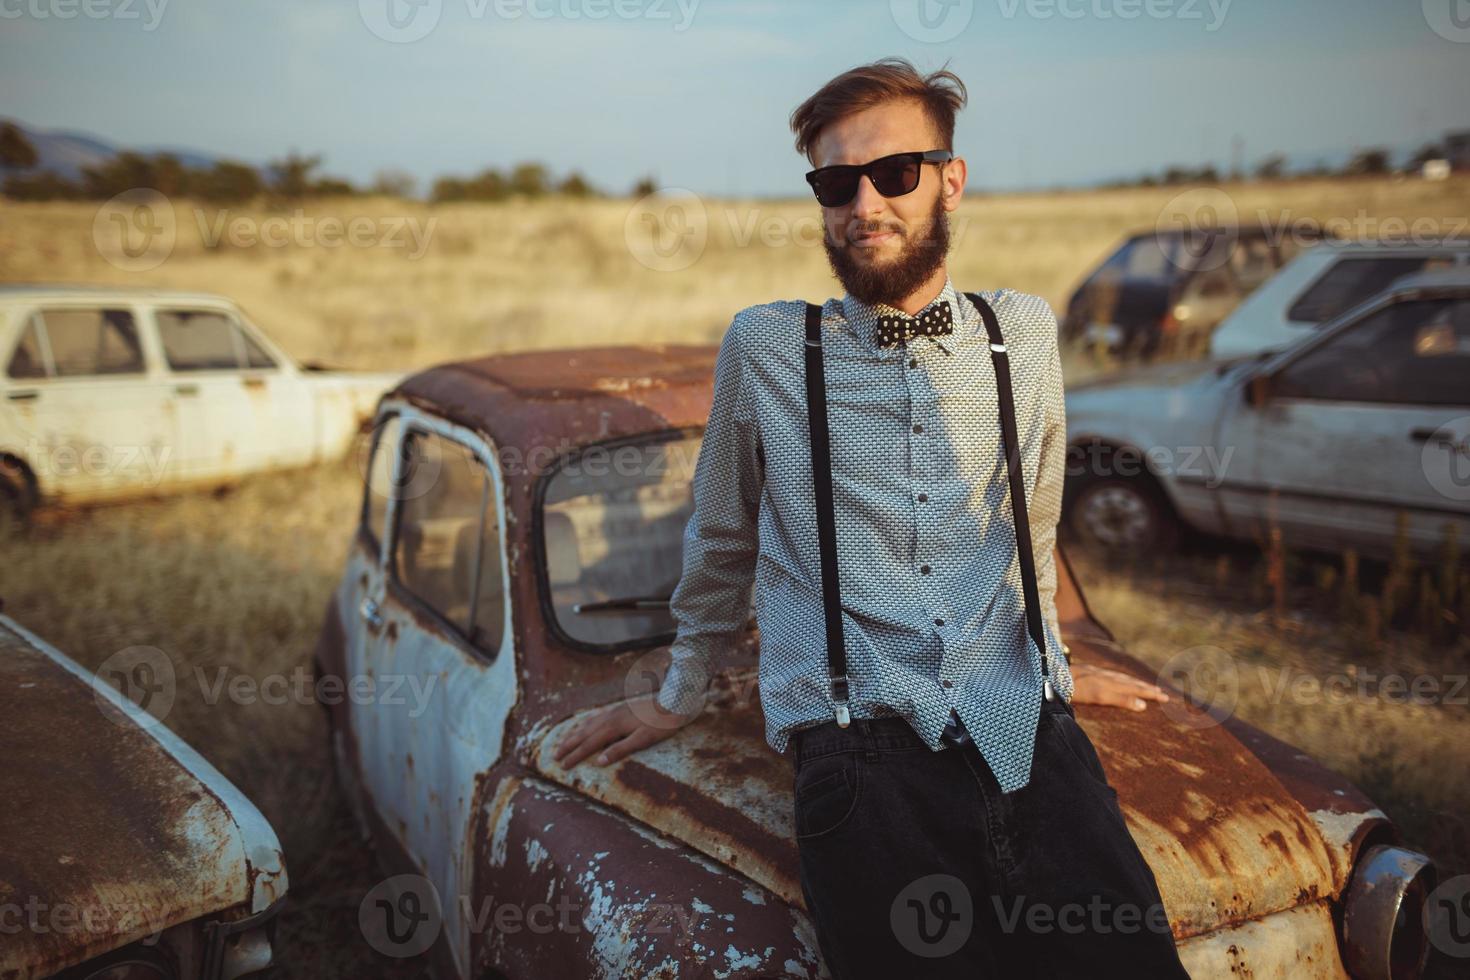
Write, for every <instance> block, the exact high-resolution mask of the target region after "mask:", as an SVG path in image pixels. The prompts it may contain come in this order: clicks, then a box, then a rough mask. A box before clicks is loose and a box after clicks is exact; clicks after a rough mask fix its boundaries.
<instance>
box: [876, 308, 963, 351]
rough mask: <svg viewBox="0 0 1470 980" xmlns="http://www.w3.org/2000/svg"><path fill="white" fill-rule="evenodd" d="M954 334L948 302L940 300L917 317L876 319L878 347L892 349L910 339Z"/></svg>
mask: <svg viewBox="0 0 1470 980" xmlns="http://www.w3.org/2000/svg"><path fill="white" fill-rule="evenodd" d="M949 333H954V314H953V313H952V312H951V311H950V308H949V301H948V300H943V299H942V300H940V301H939V302H937V303H935V304H934V305H932V306H930V307H929V308H927V309H924V310H921V311H919V315H918V316H905V315H904V314H902V313H885V314H881V315H880V316H879V317H878V346H879V347H894V346H897V345H898V344H899V343H900V342H901V341H905V340H908V339H909V338H910V337H937V336H941V335H943V334H949Z"/></svg>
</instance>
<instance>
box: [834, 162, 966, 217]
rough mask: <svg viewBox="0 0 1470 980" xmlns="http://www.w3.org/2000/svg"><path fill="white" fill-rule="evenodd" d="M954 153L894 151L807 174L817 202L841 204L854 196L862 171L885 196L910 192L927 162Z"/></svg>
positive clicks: (916, 183)
mask: <svg viewBox="0 0 1470 980" xmlns="http://www.w3.org/2000/svg"><path fill="white" fill-rule="evenodd" d="M953 159H954V154H953V153H951V152H950V151H948V150H925V151H923V152H919V151H915V152H912V153H895V154H893V155H892V156H886V157H879V158H878V159H876V160H870V161H868V162H867V163H863V164H856V163H842V164H838V165H837V166H835V167H819V168H817V169H816V170H813V171H811V172H810V173H808V174H807V175H806V182H807V183H808V184H811V185H812V191H813V192H814V193H815V194H816V195H817V203H818V204H820V205H822V207H824V208H840V207H842V206H843V205H844V204H846V203H847V202H848V201H851V200H852V199H853V198H854V197H856V196H857V192H858V182H859V181H860V180H862V178H863V174H867V175H868V179H869V180H871V181H872V182H873V186H874V187H875V188H876V189H877V191H878V193H879V194H882V195H883V196H884V197H901V196H903V195H904V194H911V193H913V191H914V188H916V187H918V186H919V174H920V171H921V169H922V167H923V165H924V164H926V163H938V164H944V163H948V162H949V161H950V160H953Z"/></svg>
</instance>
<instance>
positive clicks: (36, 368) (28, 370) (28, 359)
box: [5, 319, 46, 379]
mask: <svg viewBox="0 0 1470 980" xmlns="http://www.w3.org/2000/svg"><path fill="white" fill-rule="evenodd" d="M5 373H6V374H7V375H9V376H10V377H12V378H22V379H29V378H44V377H46V355H45V354H44V353H43V352H42V351H41V338H40V335H39V334H37V333H36V321H35V320H34V319H31V320H29V321H28V322H27V323H26V328H25V329H24V330H22V331H21V334H20V342H19V343H17V344H16V345H15V350H14V351H12V352H11V355H10V363H9V364H8V365H6V368H5Z"/></svg>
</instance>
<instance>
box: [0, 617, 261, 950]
mask: <svg viewBox="0 0 1470 980" xmlns="http://www.w3.org/2000/svg"><path fill="white" fill-rule="evenodd" d="M0 698H3V700H0V704H3V705H4V708H3V711H4V716H5V722H4V725H3V727H0V754H3V755H4V758H5V763H4V764H3V765H0V799H3V800H4V804H3V805H0V843H3V846H0V905H7V906H11V907H13V908H18V909H20V910H21V912H20V915H21V920H20V921H19V922H18V923H17V922H15V921H12V923H11V924H12V925H15V924H19V925H20V929H19V930H18V931H13V932H12V931H9V930H7V932H8V934H7V935H6V936H5V937H4V940H3V942H0V977H6V978H9V977H30V976H47V975H49V974H50V973H52V972H53V971H55V970H57V969H61V968H63V967H65V966H67V965H70V964H73V963H78V962H81V961H83V960H86V959H90V958H91V957H93V956H96V955H98V954H100V953H102V952H105V951H107V950H109V949H113V948H116V947H119V946H122V945H125V944H127V943H130V942H134V941H136V940H137V939H140V938H142V937H145V936H149V935H152V934H154V933H157V932H159V931H161V930H163V929H165V928H168V927H169V926H172V925H175V924H177V923H181V922H188V921H190V920H193V919H197V918H199V917H201V916H214V915H216V914H217V913H226V914H225V915H223V916H221V917H224V918H229V917H233V916H235V915H237V914H238V915H246V914H250V913H253V912H259V911H263V910H265V909H267V908H269V907H270V906H271V905H272V904H274V903H275V902H276V901H277V900H278V899H279V898H281V897H282V896H283V895H284V894H285V892H286V872H285V867H284V865H283V862H282V857H281V851H280V845H279V843H278V841H277V839H276V835H275V833H274V831H273V830H272V829H271V827H270V825H269V824H268V823H266V821H265V818H264V817H262V816H261V814H260V812H259V811H258V810H257V809H256V808H255V807H254V806H253V805H252V804H251V803H250V802H249V801H248V800H246V799H245V798H244V796H242V795H241V794H240V792H239V791H238V790H237V789H236V788H235V787H234V786H233V785H232V784H230V783H229V781H227V780H226V779H225V778H224V777H223V776H221V775H220V774H219V773H218V772H217V771H216V770H215V769H214V768H213V767H212V766H210V764H209V763H208V762H206V761H205V760H204V759H203V758H201V757H200V756H199V755H198V754H197V753H195V752H194V751H193V750H192V749H190V748H189V747H188V746H187V745H185V744H184V743H183V742H182V741H180V740H179V739H178V737H177V736H175V735H174V734H173V733H172V732H170V731H169V730H168V729H167V728H165V727H164V726H163V725H162V724H161V723H157V722H154V721H152V719H151V716H149V715H147V714H146V713H145V712H142V711H141V710H140V709H139V708H137V707H136V706H134V705H133V704H132V702H130V701H127V700H126V699H124V698H122V696H121V695H119V694H118V693H117V692H116V691H115V690H113V688H112V687H110V686H109V685H107V684H101V683H99V684H98V685H97V687H96V688H95V689H94V687H93V684H92V675H91V673H90V672H88V671H87V670H85V669H84V668H82V667H80V666H79V665H77V664H76V663H75V662H73V661H71V660H70V659H68V658H67V657H65V656H64V655H62V654H61V653H60V652H59V651H57V650H56V649H55V648H54V647H52V646H50V645H49V644H47V643H46V642H45V641H44V640H41V639H40V638H39V637H36V636H35V635H34V634H32V633H30V632H28V631H26V630H25V629H24V628H23V627H21V626H20V625H19V624H18V623H16V622H15V621H14V620H12V619H10V618H9V617H6V616H0ZM145 726H148V727H145ZM33 920H34V922H35V923H36V925H33V924H32V921H33Z"/></svg>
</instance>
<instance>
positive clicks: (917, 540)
mask: <svg viewBox="0 0 1470 980" xmlns="http://www.w3.org/2000/svg"><path fill="white" fill-rule="evenodd" d="M983 295H984V296H985V299H986V300H987V301H988V302H989V303H990V304H991V305H992V306H993V307H994V309H995V312H996V315H997V317H998V318H999V320H1000V325H1001V331H1002V333H1003V334H1004V335H1005V341H1006V347H1007V349H1008V351H1009V356H1010V362H1011V373H1012V384H1013V386H1014V390H1015V399H1016V426H1017V431H1018V434H1019V439H1020V442H1021V459H1022V469H1023V471H1024V473H1025V483H1026V487H1027V503H1028V505H1029V507H1030V518H1031V532H1032V536H1033V541H1034V550H1035V555H1036V562H1037V578H1038V587H1039V589H1040V594H1041V604H1042V620H1043V624H1044V629H1045V630H1046V631H1047V650H1048V655H1049V660H1048V664H1049V668H1050V671H1051V675H1052V683H1053V686H1054V687H1055V688H1056V689H1057V692H1058V693H1059V694H1060V695H1061V696H1063V697H1065V698H1067V699H1068V700H1071V697H1072V677H1071V672H1070V671H1069V670H1068V666H1067V662H1066V660H1065V658H1064V656H1063V654H1062V645H1061V641H1060V632H1059V630H1058V627H1057V613H1056V601H1055V597H1056V566H1055V558H1054V554H1053V546H1054V544H1055V541H1056V526H1057V521H1058V520H1059V518H1060V516H1061V502H1062V478H1063V474H1064V470H1065V466H1066V418H1065V410H1064V407H1063V401H1062V371H1061V361H1060V356H1059V352H1058V348H1057V322H1056V317H1055V315H1054V314H1053V313H1052V311H1051V309H1050V307H1049V306H1048V305H1047V304H1046V302H1045V301H1044V300H1042V299H1041V298H1040V297H1037V296H1032V295H1028V294H1026V293H1018V292H1015V291H1012V290H1006V289H1002V290H997V291H994V292H988V293H984V294H983ZM939 300H944V301H947V302H948V303H949V304H950V307H951V310H952V311H953V314H954V333H953V334H952V335H946V336H935V337H927V336H926V337H916V338H912V339H910V340H908V341H906V342H903V343H900V344H898V345H897V346H892V347H880V346H878V343H877V323H878V316H879V313H880V311H884V312H892V311H889V310H887V308H886V307H881V306H880V307H875V306H869V305H867V304H865V303H862V302H860V301H858V300H857V299H855V298H853V297H852V296H851V295H848V296H845V297H844V298H842V299H840V300H837V299H829V300H828V301H827V302H826V304H825V305H824V306H823V309H822V338H823V358H824V368H825V372H826V379H827V401H828V409H827V411H828V426H829V429H830V432H831V447H832V483H833V494H834V506H835V511H836V522H837V552H838V570H839V577H840V581H841V595H842V625H843V635H844V638H845V640H846V646H847V658H848V676H849V678H850V679H851V701H850V707H851V711H852V715H853V717H854V718H873V717H881V716H893V715H897V716H900V717H903V718H905V719H907V720H908V722H909V723H910V724H911V725H912V726H913V728H914V730H915V731H916V732H917V733H918V734H919V736H920V737H921V738H923V740H924V741H925V742H926V743H927V744H928V745H929V747H930V748H931V749H933V750H935V751H939V750H941V749H942V748H943V747H944V745H943V743H942V742H941V741H940V733H941V732H942V731H943V730H944V727H945V722H946V721H947V720H948V719H949V717H950V712H951V709H953V710H954V711H955V712H956V713H957V714H958V716H959V718H960V720H961V721H963V723H964V725H965V727H966V728H967V729H968V730H969V732H970V734H971V737H972V738H973V739H974V741H975V744H976V746H977V747H978V748H979V750H980V752H981V754H982V755H983V756H984V758H985V760H986V762H987V763H988V764H989V765H990V768H991V769H992V771H993V772H994V773H995V775H996V778H997V781H998V782H999V784H1000V786H1001V788H1002V790H1005V791H1011V790H1015V789H1019V788H1020V787H1022V786H1024V785H1025V784H1026V783H1027V781H1028V780H1029V778H1030V770H1031V754H1032V748H1033V743H1034V735H1035V731H1036V724H1037V718H1038V714H1039V712H1040V706H1041V690H1042V687H1041V660H1040V652H1039V651H1038V650H1037V648H1036V644H1035V642H1034V641H1032V639H1031V638H1030V636H1029V635H1028V634H1027V632H1026V622H1025V604H1024V599H1023V597H1022V596H1023V594H1022V589H1021V567H1020V562H1019V559H1018V557H1017V553H1016V536H1015V526H1014V521H1013V518H1012V513H1011V505H1010V499H1009V497H1008V495H1007V475H1006V466H1005V457H1004V455H1003V454H1002V451H1001V433H1000V421H999V418H1000V416H999V404H998V401H997V394H996V382H995V371H994V366H993V365H992V363H991V356H990V345H989V341H988V338H987V335H986V333H985V328H984V325H983V324H982V322H981V320H980V314H979V312H978V311H977V310H976V308H975V306H974V304H973V303H971V302H970V301H969V300H968V299H966V298H965V297H963V296H962V295H959V294H957V293H956V292H955V290H954V287H953V285H952V284H951V283H950V282H949V280H947V279H946V281H945V284H944V288H943V289H942V290H941V292H940V293H939V295H938V296H937V297H935V302H937V301H939ZM931 305H932V304H931ZM804 324H805V304H804V303H802V302H800V301H783V302H776V303H768V304H765V305H763V306H753V307H749V308H747V309H744V310H741V311H740V313H739V314H737V315H736V317H735V319H734V321H733V322H732V323H731V325H730V327H729V328H728V330H727V331H726V333H725V336H724V338H723V340H722V341H721V343H720V350H719V354H718V357H717V359H716V362H715V386H714V396H713V404H712V406H711V409H710V417H709V423H708V425H707V427H706V429H705V433H704V441H703V444H702V446H701V448H700V452H699V458H698V460H697V462H696V464H695V471H694V481H693V493H694V512H693V514H692V516H691V517H690V519H689V523H688V524H687V526H686V527H685V531H684V541H683V548H684V551H683V574H682V577H681V578H680V580H679V585H678V587H677V588H676V589H675V590H674V594H673V597H672V599H671V600H670V608H671V611H672V613H673V616H674V619H675V620H676V622H677V626H678V632H677V634H676V638H675V640H674V643H673V646H672V648H671V656H672V661H671V664H670V667H669V671H668V674H667V675H666V677H665V678H664V681H663V684H662V686H661V688H660V690H659V694H658V700H659V703H660V704H661V705H663V706H664V707H665V708H668V709H670V710H673V711H679V712H688V711H691V710H695V709H697V708H698V707H699V705H700V704H702V703H703V699H704V696H705V691H706V687H707V683H708V680H709V677H708V674H709V665H710V663H711V661H712V657H713V655H714V654H716V653H717V652H719V651H722V650H725V649H728V646H729V644H731V643H733V642H734V641H735V640H736V639H737V637H738V636H739V634H740V633H741V631H743V630H744V628H745V626H746V624H747V619H748V611H749V595H750V590H751V587H752V584H753V585H754V590H755V607H756V625H757V627H758V629H759V630H760V666H759V685H760V697H761V706H762V708H763V709H764V712H765V718H766V740H767V741H768V742H769V743H770V744H771V747H772V748H774V749H775V750H776V751H777V752H784V751H785V750H786V745H787V743H788V741H789V740H790V736H791V733H792V732H794V731H796V730H798V729H801V728H806V727H809V726H813V725H818V724H822V723H824V722H827V721H830V720H832V718H833V703H832V700H831V697H830V690H829V686H828V680H827V659H826V630H825V627H824V619H823V612H822V594H821V581H822V579H821V558H820V555H819V552H818V550H817V530H816V529H817V524H816V508H815V503H814V499H813V490H812V471H811V449H810V446H809V443H808V437H807V410H806V395H805V380H804V379H805V365H804V361H803V358H804V353H803V351H804V347H803V344H804V339H805V325H804Z"/></svg>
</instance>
